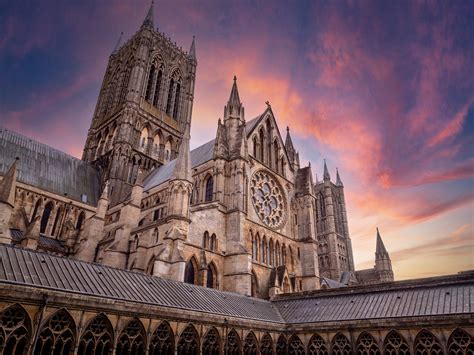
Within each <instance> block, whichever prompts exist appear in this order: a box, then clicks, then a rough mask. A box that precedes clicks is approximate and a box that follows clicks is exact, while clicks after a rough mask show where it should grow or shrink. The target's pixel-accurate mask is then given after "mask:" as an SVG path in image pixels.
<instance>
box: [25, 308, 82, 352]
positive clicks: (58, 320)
mask: <svg viewBox="0 0 474 355" xmlns="http://www.w3.org/2000/svg"><path fill="white" fill-rule="evenodd" d="M75 334H76V326H75V324H74V320H73V319H72V317H71V316H70V315H69V313H67V312H66V311H65V310H63V309H61V310H59V311H57V312H56V313H54V314H53V315H52V316H51V317H50V318H49V319H48V320H47V321H46V323H45V324H44V325H43V326H42V327H41V330H40V332H39V335H38V339H37V340H36V344H35V349H34V351H33V353H34V354H35V355H49V354H54V355H56V354H57V355H59V354H64V355H66V354H72V353H73V352H74V345H75Z"/></svg>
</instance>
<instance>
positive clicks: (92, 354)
mask: <svg viewBox="0 0 474 355" xmlns="http://www.w3.org/2000/svg"><path fill="white" fill-rule="evenodd" d="M113 334H114V329H113V328H112V324H110V321H109V319H108V318H107V317H106V316H105V315H103V314H99V315H98V316H97V317H95V318H94V319H93V320H92V321H91V322H90V323H89V325H88V326H87V328H86V330H85V331H84V334H83V335H82V338H81V341H80V342H79V350H78V352H77V353H78V355H106V354H109V353H111V351H112V349H113V342H114V336H113Z"/></svg>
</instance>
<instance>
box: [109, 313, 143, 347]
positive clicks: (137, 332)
mask: <svg viewBox="0 0 474 355" xmlns="http://www.w3.org/2000/svg"><path fill="white" fill-rule="evenodd" d="M144 352H145V330H144V329H143V326H142V324H141V323H140V321H138V320H137V319H132V320H131V321H130V322H128V324H127V326H126V327H125V329H123V330H122V333H121V334H120V337H119V340H118V342H117V348H116V350H115V354H116V355H122V354H123V355H141V354H143V353H144Z"/></svg>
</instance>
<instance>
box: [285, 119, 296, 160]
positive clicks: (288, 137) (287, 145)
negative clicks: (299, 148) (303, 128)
mask: <svg viewBox="0 0 474 355" xmlns="http://www.w3.org/2000/svg"><path fill="white" fill-rule="evenodd" d="M285 148H286V151H287V152H288V153H290V152H291V154H292V155H294V153H295V148H294V147H293V141H292V139H291V135H290V127H288V126H286V139H285Z"/></svg>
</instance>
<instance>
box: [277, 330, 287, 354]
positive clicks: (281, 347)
mask: <svg viewBox="0 0 474 355" xmlns="http://www.w3.org/2000/svg"><path fill="white" fill-rule="evenodd" d="M276 355H288V342H287V341H286V338H285V336H284V335H283V334H281V335H280V336H279V337H278V340H277V343H276Z"/></svg>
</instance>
